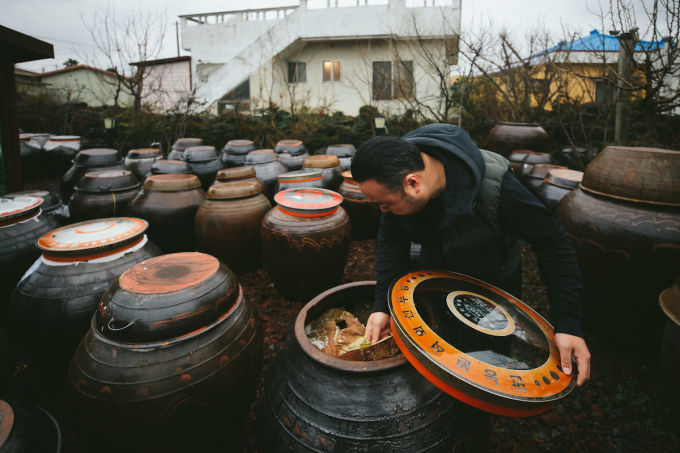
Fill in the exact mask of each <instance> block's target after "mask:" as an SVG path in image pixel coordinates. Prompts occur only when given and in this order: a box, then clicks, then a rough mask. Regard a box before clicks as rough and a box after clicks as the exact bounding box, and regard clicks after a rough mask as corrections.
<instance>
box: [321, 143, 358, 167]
mask: <svg viewBox="0 0 680 453" xmlns="http://www.w3.org/2000/svg"><path fill="white" fill-rule="evenodd" d="M356 152H357V149H356V148H355V147H354V145H331V146H329V147H328V148H326V154H327V155H329V156H338V159H340V166H341V167H342V171H349V170H350V168H351V166H352V158H353V157H354V155H355V154H356Z"/></svg>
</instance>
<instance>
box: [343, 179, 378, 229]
mask: <svg viewBox="0 0 680 453" xmlns="http://www.w3.org/2000/svg"><path fill="white" fill-rule="evenodd" d="M342 176H343V177H344V178H345V181H344V182H343V183H342V185H340V190H339V191H338V193H340V195H342V207H343V208H345V211H347V214H348V215H349V221H350V223H351V225H352V237H354V238H355V239H374V238H376V237H378V230H379V229H380V217H381V216H382V211H381V210H380V206H378V204H376V203H371V202H370V201H368V198H366V195H364V194H363V193H361V190H359V185H358V184H357V182H356V181H355V180H354V178H352V173H351V172H349V171H346V172H344V173H343V174H342Z"/></svg>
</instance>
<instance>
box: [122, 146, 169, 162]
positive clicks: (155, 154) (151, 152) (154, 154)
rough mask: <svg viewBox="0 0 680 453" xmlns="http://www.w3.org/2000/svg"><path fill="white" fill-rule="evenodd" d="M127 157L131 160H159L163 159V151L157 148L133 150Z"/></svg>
mask: <svg viewBox="0 0 680 453" xmlns="http://www.w3.org/2000/svg"><path fill="white" fill-rule="evenodd" d="M127 157H128V158H130V159H158V158H160V157H163V156H162V154H161V151H160V150H159V149H156V148H142V149H131V150H130V151H129V152H128V154H127Z"/></svg>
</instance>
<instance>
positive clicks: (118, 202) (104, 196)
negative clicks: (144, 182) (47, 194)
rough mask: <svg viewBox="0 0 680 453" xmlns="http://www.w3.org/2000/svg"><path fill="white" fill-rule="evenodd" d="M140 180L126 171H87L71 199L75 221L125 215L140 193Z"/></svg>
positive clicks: (69, 205)
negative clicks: (128, 206) (129, 204)
mask: <svg viewBox="0 0 680 453" xmlns="http://www.w3.org/2000/svg"><path fill="white" fill-rule="evenodd" d="M139 186H140V184H139V181H137V178H135V176H134V175H133V174H132V172H130V171H127V170H104V171H93V172H91V173H86V174H85V176H83V178H82V179H81V180H80V181H79V182H78V184H76V191H75V193H74V194H73V195H72V196H71V199H70V200H69V202H68V210H69V213H70V216H71V221H72V222H84V221H86V220H94V219H103V218H105V217H117V216H121V215H125V211H126V210H127V205H128V203H130V201H132V199H133V198H134V197H135V196H137V192H138V191H139Z"/></svg>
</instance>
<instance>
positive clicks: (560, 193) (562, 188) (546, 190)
mask: <svg viewBox="0 0 680 453" xmlns="http://www.w3.org/2000/svg"><path fill="white" fill-rule="evenodd" d="M582 179H583V172H581V171H574V170H550V171H549V172H548V174H547V175H546V176H545V179H543V184H541V185H540V186H539V188H538V190H537V191H536V198H538V199H539V200H540V202H541V203H543V205H545V207H546V208H548V209H550V210H551V211H553V212H555V210H556V209H557V205H558V204H560V201H562V198H564V197H565V196H566V195H568V194H569V193H571V191H572V190H574V189H576V188H577V187H578V186H579V184H581V180H582Z"/></svg>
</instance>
